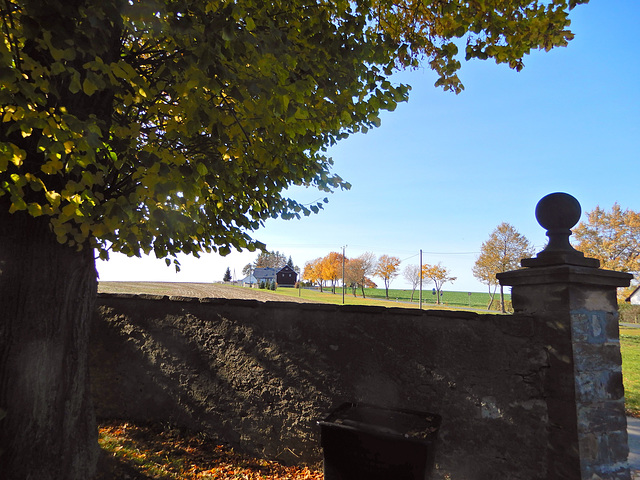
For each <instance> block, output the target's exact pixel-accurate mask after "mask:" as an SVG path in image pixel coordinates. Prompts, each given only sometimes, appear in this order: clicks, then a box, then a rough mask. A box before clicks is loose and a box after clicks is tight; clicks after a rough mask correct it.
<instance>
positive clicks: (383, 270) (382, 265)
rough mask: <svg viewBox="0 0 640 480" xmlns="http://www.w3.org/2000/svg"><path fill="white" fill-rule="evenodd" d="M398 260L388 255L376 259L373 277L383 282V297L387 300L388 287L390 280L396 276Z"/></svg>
mask: <svg viewBox="0 0 640 480" xmlns="http://www.w3.org/2000/svg"><path fill="white" fill-rule="evenodd" d="M399 266H400V259H399V258H398V257H393V256H389V255H382V256H380V258H379V259H378V264H377V265H376V269H375V275H376V276H377V277H380V278H381V279H382V280H383V281H384V289H385V296H386V297H387V300H388V299H389V285H390V284H391V280H393V279H394V278H396V277H397V276H398V267H399Z"/></svg>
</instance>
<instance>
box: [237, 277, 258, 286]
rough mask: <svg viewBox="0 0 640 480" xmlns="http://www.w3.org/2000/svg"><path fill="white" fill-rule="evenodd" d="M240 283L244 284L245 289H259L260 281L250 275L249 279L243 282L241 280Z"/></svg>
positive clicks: (244, 279) (246, 278)
mask: <svg viewBox="0 0 640 480" xmlns="http://www.w3.org/2000/svg"><path fill="white" fill-rule="evenodd" d="M240 283H242V286H243V287H257V286H258V279H257V278H256V277H254V276H253V275H249V276H248V277H245V278H243V279H242V280H240Z"/></svg>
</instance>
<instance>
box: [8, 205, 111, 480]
mask: <svg viewBox="0 0 640 480" xmlns="http://www.w3.org/2000/svg"><path fill="white" fill-rule="evenodd" d="M7 197H8V195H6V196H5V197H4V198H2V199H0V305H2V307H1V308H2V313H0V316H1V318H2V321H1V322H0V409H2V412H0V416H2V415H4V416H5V417H4V419H2V420H0V472H2V475H1V476H2V478H7V479H26V480H30V479H33V480H36V479H37V480H48V479H51V480H53V479H56V480H58V479H65V480H75V479H77V480H80V479H82V480H86V479H89V478H92V477H93V475H94V473H95V465H96V461H97V457H98V452H99V449H98V443H97V428H96V423H95V417H94V413H93V408H92V405H91V399H90V392H89V385H88V358H87V350H88V339H89V325H90V319H91V315H92V311H93V301H94V298H95V295H96V289H97V281H96V271H95V261H94V257H93V250H92V249H90V248H84V249H83V250H81V251H79V252H78V251H76V250H75V249H73V248H69V247H67V246H63V245H60V244H59V243H58V242H57V241H56V239H55V236H54V235H53V234H52V233H51V232H50V230H49V225H48V222H47V219H46V218H44V217H40V218H32V217H30V216H28V215H26V214H24V213H23V212H19V213H16V214H13V215H11V214H9V213H8V205H7V201H6V200H7Z"/></svg>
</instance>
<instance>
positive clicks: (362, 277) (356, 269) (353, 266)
mask: <svg viewBox="0 0 640 480" xmlns="http://www.w3.org/2000/svg"><path fill="white" fill-rule="evenodd" d="M376 263H377V262H376V257H375V255H374V254H373V253H371V252H365V253H363V254H362V255H360V256H359V257H356V258H350V259H348V260H347V262H346V264H345V282H346V284H347V285H350V286H351V287H352V288H353V296H354V297H355V296H356V290H357V288H358V287H360V289H361V291H362V298H365V290H364V289H365V288H368V287H369V285H370V284H371V279H370V277H371V276H372V275H373V274H374V272H375V267H376Z"/></svg>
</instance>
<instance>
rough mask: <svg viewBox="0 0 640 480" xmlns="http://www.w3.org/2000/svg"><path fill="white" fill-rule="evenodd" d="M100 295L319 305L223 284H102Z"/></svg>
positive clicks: (305, 300)
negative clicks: (122, 294)
mask: <svg viewBox="0 0 640 480" xmlns="http://www.w3.org/2000/svg"><path fill="white" fill-rule="evenodd" d="M98 292H99V293H134V294H141V293H146V294H152V295H171V296H179V297H197V298H230V299H241V300H259V301H262V302H269V301H271V302H298V303H317V302H313V301H312V300H307V299H304V298H298V297H295V296H291V297H290V296H283V295H278V294H276V293H271V292H269V291H267V290H260V289H257V288H243V287H238V286H234V285H225V284H221V283H172V282H100V283H99V284H98Z"/></svg>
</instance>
